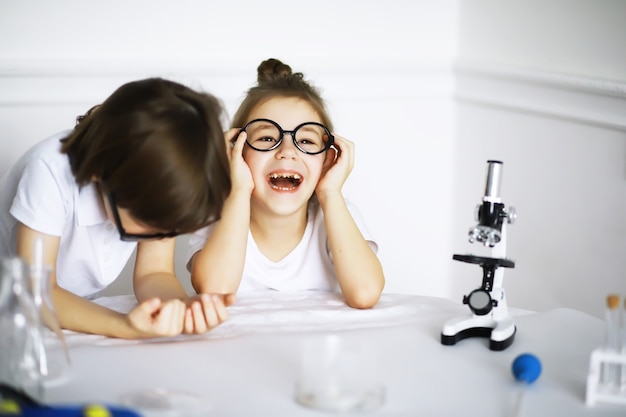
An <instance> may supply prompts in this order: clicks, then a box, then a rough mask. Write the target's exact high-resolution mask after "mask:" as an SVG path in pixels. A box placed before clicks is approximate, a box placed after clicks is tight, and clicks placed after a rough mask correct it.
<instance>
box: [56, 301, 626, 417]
mask: <svg viewBox="0 0 626 417" xmlns="http://www.w3.org/2000/svg"><path fill="white" fill-rule="evenodd" d="M99 302H100V303H101V304H104V305H107V306H109V307H111V308H114V309H117V310H119V311H126V310H128V309H129V308H131V307H132V306H133V305H134V299H133V297H131V296H121V297H109V298H103V299H100V300H99ZM510 311H511V313H512V315H513V317H514V320H515V324H516V326H517V334H516V338H515V341H514V343H513V345H512V346H510V347H509V348H507V349H505V350H503V351H500V352H496V351H491V350H489V348H488V339H485V338H469V339H465V340H462V341H460V342H458V343H457V344H456V345H453V346H444V345H442V344H441V343H440V334H441V330H442V326H443V325H444V323H445V322H446V321H448V320H449V319H452V318H455V317H458V316H462V315H469V314H470V313H469V309H468V308H467V307H466V306H464V305H462V304H461V303H460V302H458V303H456V302H453V301H450V300H445V299H440V298H432V297H422V296H414V295H398V294H384V295H383V297H382V299H381V301H380V303H379V304H378V305H377V306H376V307H375V308H373V309H369V310H355V309H351V308H348V307H347V306H346V305H345V304H343V302H342V301H341V298H340V297H339V296H338V295H336V294H331V293H317V292H305V293H279V292H262V293H253V294H249V295H247V296H240V297H239V299H238V301H237V303H236V304H235V305H234V306H231V307H229V312H230V318H229V320H227V321H226V322H225V323H223V324H222V325H220V326H219V327H217V328H216V329H214V330H213V331H211V332H209V333H207V334H206V335H201V336H180V337H176V338H173V339H156V340H150V341H125V340H120V339H111V338H105V337H101V336H94V335H84V334H78V333H72V332H66V338H67V342H68V343H69V346H70V355H71V360H72V370H71V374H70V377H69V378H68V380H66V381H65V382H64V383H57V384H53V385H49V386H47V387H46V391H45V397H44V400H45V401H46V402H48V403H51V404H84V403H87V402H100V403H105V404H119V403H120V402H121V401H122V399H123V398H124V396H125V395H127V394H128V393H132V392H141V391H149V390H154V389H164V390H168V391H170V392H179V393H185V394H189V395H191V396H192V397H193V398H196V399H198V401H200V402H201V403H202V404H203V406H205V408H204V411H203V412H202V413H201V415H206V416H290V417H293V416H320V415H327V413H324V412H321V411H317V410H313V409H308V408H305V407H302V406H300V405H299V404H298V403H297V402H296V401H295V400H294V382H295V380H296V378H297V376H298V375H297V373H298V360H299V344H300V343H301V341H302V340H303V338H304V336H306V335H310V334H323V333H327V332H339V333H352V334H355V335H357V336H358V337H360V338H362V339H363V343H367V344H370V345H371V346H375V347H377V348H378V349H379V352H380V355H379V364H380V366H381V378H382V380H383V383H384V385H385V389H386V398H385V402H384V404H383V406H382V407H380V408H379V409H378V410H377V411H375V412H367V413H353V414H354V415H372V416H398V417H399V416H438V417H445V416H480V417H490V416H493V417H496V416H497V417H502V416H511V417H512V413H513V409H514V402H515V397H516V395H517V392H518V391H517V388H518V385H517V384H516V382H515V380H514V378H513V376H512V373H511V364H512V362H513V360H514V359H515V358H516V357H517V356H518V355H519V354H521V353H525V352H530V353H533V354H535V355H536V356H537V357H538V358H539V359H540V360H541V363H542V367H543V370H542V374H541V376H540V377H539V379H538V380H537V381H536V382H535V383H534V384H532V385H529V386H528V387H527V388H526V391H525V394H524V398H523V402H522V410H521V414H520V416H519V417H522V416H533V417H537V416H551V417H555V416H568V417H577V416H626V405H613V404H605V403H602V404H596V405H594V406H587V405H585V390H586V381H587V374H588V370H589V359H590V354H591V351H592V350H593V349H594V348H596V347H598V346H600V344H601V343H602V340H603V336H604V324H603V322H602V321H601V320H599V319H597V318H595V317H592V316H589V315H587V314H585V313H582V312H579V311H576V310H572V309H555V310H551V311H547V312H541V313H532V312H526V311H522V310H516V309H510ZM145 415H146V416H149V415H150V413H145ZM154 415H155V416H156V415H157V414H154ZM158 415H161V414H158ZM163 415H167V416H174V415H185V417H192V416H189V415H186V414H184V413H182V412H181V413H171V412H170V413H168V414H163ZM342 415H345V414H342ZM350 415H352V414H350Z"/></svg>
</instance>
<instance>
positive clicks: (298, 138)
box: [239, 119, 335, 155]
mask: <svg viewBox="0 0 626 417" xmlns="http://www.w3.org/2000/svg"><path fill="white" fill-rule="evenodd" d="M241 132H246V134H247V135H248V137H247V139H246V143H247V144H248V146H250V147H251V148H252V149H254V150H255V151H260V152H267V151H272V150H274V149H276V148H278V147H279V146H280V144H281V143H283V138H284V137H285V134H290V135H291V139H292V140H293V144H294V145H296V148H298V150H300V151H301V152H303V153H305V154H307V155H317V154H319V153H322V152H324V151H326V150H328V149H329V148H330V147H331V146H332V145H333V143H334V142H335V137H334V136H333V135H332V134H331V133H330V130H328V128H327V127H326V126H324V125H323V124H321V123H317V122H306V123H302V124H299V125H298V126H296V128H295V129H293V130H284V129H283V128H282V127H280V125H279V124H278V123H276V122H275V121H273V120H270V119H254V120H252V121H250V122H248V123H247V124H246V125H245V126H244V127H243V128H242V129H241V130H240V131H239V133H241Z"/></svg>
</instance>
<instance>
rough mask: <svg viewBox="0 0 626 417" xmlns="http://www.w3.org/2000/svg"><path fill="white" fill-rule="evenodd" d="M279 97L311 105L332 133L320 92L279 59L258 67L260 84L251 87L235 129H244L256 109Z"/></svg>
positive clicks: (235, 122)
mask: <svg viewBox="0 0 626 417" xmlns="http://www.w3.org/2000/svg"><path fill="white" fill-rule="evenodd" d="M275 97H296V98H299V99H302V100H304V101H306V102H307V103H309V104H310V105H311V106H312V107H313V109H314V110H315V111H316V112H317V114H318V115H319V117H320V119H321V120H320V121H321V123H322V124H323V125H325V126H326V127H327V128H328V129H330V131H331V132H332V131H333V130H334V129H333V124H332V121H331V120H330V116H329V115H328V111H327V110H326V104H325V102H324V99H323V98H322V97H321V95H320V92H319V90H318V89H317V88H315V87H314V86H313V85H311V84H310V83H308V82H307V81H305V80H304V75H303V74H302V73H301V72H296V73H293V72H292V71H291V67H290V66H289V65H287V64H284V63H282V62H281V61H279V60H278V59H274V58H270V59H267V60H265V61H263V62H261V64H260V65H259V67H258V68H257V85H256V86H254V87H252V88H250V89H249V90H248V92H247V94H246V97H245V98H244V99H243V101H242V103H241V105H240V106H239V109H238V110H237V112H236V113H235V116H234V117H233V120H232V123H231V126H232V127H243V126H244V125H245V124H246V123H247V122H249V121H250V120H248V118H249V117H250V113H252V111H253V110H254V108H255V107H256V106H257V105H259V104H261V103H263V102H265V101H267V100H270V99H272V98H275Z"/></svg>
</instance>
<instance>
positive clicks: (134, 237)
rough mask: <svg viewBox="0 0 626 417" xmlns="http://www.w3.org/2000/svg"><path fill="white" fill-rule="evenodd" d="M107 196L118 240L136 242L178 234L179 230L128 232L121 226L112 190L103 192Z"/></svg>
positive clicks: (167, 237)
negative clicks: (118, 236)
mask: <svg viewBox="0 0 626 417" xmlns="http://www.w3.org/2000/svg"><path fill="white" fill-rule="evenodd" d="M105 194H106V196H107V200H108V201H109V206H110V207H111V213H112V214H113V219H114V220H115V226H116V227H117V231H118V232H119V234H120V240H122V241H124V242H136V241H139V240H152V239H169V238H172V237H176V236H178V235H180V234H181V233H179V232H175V231H174V232H168V233H128V232H126V230H125V229H124V226H122V219H121V217H120V213H119V211H118V210H117V203H116V201H115V196H114V195H113V193H112V192H108V191H107V192H105Z"/></svg>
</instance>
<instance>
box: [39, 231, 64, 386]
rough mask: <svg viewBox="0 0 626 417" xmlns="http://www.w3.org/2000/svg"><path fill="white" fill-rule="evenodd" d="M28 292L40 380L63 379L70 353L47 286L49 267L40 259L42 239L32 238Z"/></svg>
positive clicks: (54, 381)
mask: <svg viewBox="0 0 626 417" xmlns="http://www.w3.org/2000/svg"><path fill="white" fill-rule="evenodd" d="M30 291H31V295H32V298H33V302H34V304H35V308H36V310H37V313H38V322H39V327H40V333H41V337H42V338H41V340H42V343H41V344H40V346H39V361H40V369H41V373H42V377H43V381H44V383H46V384H47V383H56V382H63V381H64V380H65V379H66V378H67V377H68V376H69V372H70V356H69V350H68V348H67V344H66V342H65V337H64V335H63V331H62V329H61V324H60V322H59V319H58V316H57V314H56V310H55V309H54V304H53V303H52V295H51V292H50V291H51V288H50V268H49V267H47V266H46V265H44V262H43V241H42V240H41V239H37V240H35V244H34V248H33V263H32V265H31V266H30Z"/></svg>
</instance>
